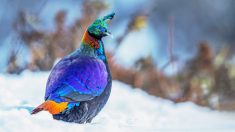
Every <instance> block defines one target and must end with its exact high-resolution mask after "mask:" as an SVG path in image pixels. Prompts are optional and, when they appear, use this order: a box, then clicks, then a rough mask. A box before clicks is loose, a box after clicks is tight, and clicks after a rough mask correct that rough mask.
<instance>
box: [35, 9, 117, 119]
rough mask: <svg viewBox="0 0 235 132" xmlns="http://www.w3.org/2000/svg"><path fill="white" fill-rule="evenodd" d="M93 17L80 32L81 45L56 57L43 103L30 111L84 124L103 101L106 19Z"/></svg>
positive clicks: (105, 89)
mask: <svg viewBox="0 0 235 132" xmlns="http://www.w3.org/2000/svg"><path fill="white" fill-rule="evenodd" d="M113 16H114V13H113V14H110V15H108V16H105V17H104V18H103V19H97V20H95V21H94V22H93V24H91V26H89V27H88V30H87V31H86V32H85V33H84V36H83V39H82V43H81V47H80V48H79V49H78V50H76V51H74V52H73V53H71V54H69V55H68V56H66V57H65V58H63V59H62V60H60V61H59V62H58V63H57V64H56V65H55V67H54V68H53V69H52V71H51V74H50V76H49V79H48V82H47V87H46V93H45V102H44V103H43V104H41V105H40V106H38V107H37V108H36V109H34V110H33V112H32V114H36V113H38V112H39V111H41V110H47V111H49V112H50V113H51V114H53V117H54V119H58V120H63V121H67V122H76V123H85V122H91V120H92V119H93V118H94V117H95V116H96V115H97V114H98V113H99V112H100V110H101V109H102V108H103V106H104V105H105V104H106V102H107V100H108V98H109V95H110V91H111V85H112V78H111V74H110V70H109V67H108V63H107V59H106V55H105V52H104V45H103V42H102V40H101V38H102V37H104V36H107V35H108V34H109V32H108V31H107V25H106V22H105V21H106V20H107V19H112V18H113Z"/></svg>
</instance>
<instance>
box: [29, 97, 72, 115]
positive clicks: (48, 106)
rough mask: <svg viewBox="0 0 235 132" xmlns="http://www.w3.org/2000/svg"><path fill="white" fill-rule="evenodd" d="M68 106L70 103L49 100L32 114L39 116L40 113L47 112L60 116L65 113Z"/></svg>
mask: <svg viewBox="0 0 235 132" xmlns="http://www.w3.org/2000/svg"><path fill="white" fill-rule="evenodd" d="M67 106H68V102H61V103H56V102H55V101H52V100H47V101H45V102H44V103H42V104H41V105H39V106H38V107H37V108H35V109H34V110H33V111H32V112H31V114H37V113H38V112H40V111H42V110H45V111H48V112H50V113H51V114H52V115H55V114H59V113H60V112H62V111H64V110H65V109H66V108H67Z"/></svg>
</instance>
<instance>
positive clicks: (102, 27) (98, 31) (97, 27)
mask: <svg viewBox="0 0 235 132" xmlns="http://www.w3.org/2000/svg"><path fill="white" fill-rule="evenodd" d="M114 15H115V13H111V14H109V15H107V16H105V17H104V18H103V19H96V20H95V21H94V22H93V23H92V24H91V25H90V26H89V27H88V29H87V30H88V32H89V34H90V35H92V36H93V37H95V38H97V39H101V38H102V37H105V36H109V35H111V33H110V32H109V31H108V27H107V21H108V20H111V19H113V17H114Z"/></svg>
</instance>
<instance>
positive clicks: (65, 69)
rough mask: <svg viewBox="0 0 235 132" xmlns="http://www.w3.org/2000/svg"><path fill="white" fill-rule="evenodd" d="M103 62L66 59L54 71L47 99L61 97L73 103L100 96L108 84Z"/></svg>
mask: <svg viewBox="0 0 235 132" xmlns="http://www.w3.org/2000/svg"><path fill="white" fill-rule="evenodd" d="M107 79H108V72H107V69H106V66H105V64H104V63H103V61H101V60H98V59H95V58H92V57H79V58H74V59H71V58H65V59H62V60H61V61H60V62H59V63H58V64H57V65H56V66H55V67H54V68H53V70H52V72H51V74H50V76H49V79H48V82H47V89H46V95H45V99H48V97H50V96H59V97H62V98H66V99H71V100H73V101H86V100H90V99H92V98H94V97H96V96H99V95H100V94H101V93H102V92H103V91H104V89H105V87H106V85H107V83H108V80H107Z"/></svg>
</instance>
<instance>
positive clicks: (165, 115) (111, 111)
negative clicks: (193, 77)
mask: <svg viewBox="0 0 235 132" xmlns="http://www.w3.org/2000/svg"><path fill="white" fill-rule="evenodd" d="M48 75H49V74H48V73H31V72H27V71H26V72H24V73H23V75H21V76H14V75H0V84H1V88H0V132H18V131H32V132H37V131H39V132H41V131H43V132H51V131H56V132H64V131H66V132H74V131H77V132H92V131H101V132H165V131H168V132H169V131H170V132H187V131H190V132H210V131H211V132H232V131H235V113H232V112H219V111H212V110H210V109H208V108H203V107H199V106H196V105H194V104H192V103H189V102H188V103H181V104H174V103H173V102H170V101H167V100H164V99H161V98H156V97H153V96H150V95H148V94H147V93H145V92H144V91H142V90H140V89H133V88H131V87H130V86H128V85H126V84H123V83H121V82H118V81H113V89H112V94H111V96H110V99H109V101H108V103H107V105H106V106H105V108H104V109H103V110H102V111H101V113H100V114H99V115H98V116H97V117H96V118H95V119H94V120H93V122H92V123H91V124H74V123H65V122H62V121H56V120H53V119H52V117H51V115H49V114H48V113H47V112H41V113H39V114H37V115H33V116H32V115H30V113H29V111H30V110H31V109H32V106H37V105H38V104H40V103H41V102H42V101H43V96H44V90H45V84H46V80H47V77H48Z"/></svg>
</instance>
